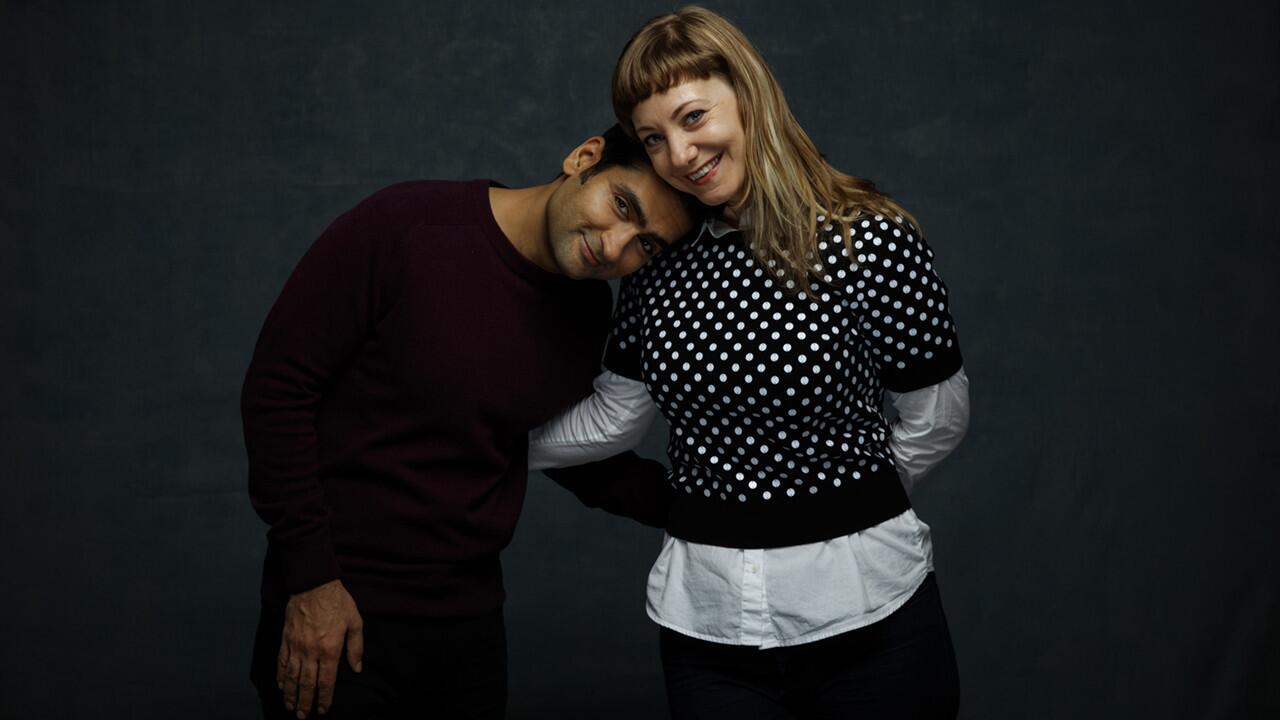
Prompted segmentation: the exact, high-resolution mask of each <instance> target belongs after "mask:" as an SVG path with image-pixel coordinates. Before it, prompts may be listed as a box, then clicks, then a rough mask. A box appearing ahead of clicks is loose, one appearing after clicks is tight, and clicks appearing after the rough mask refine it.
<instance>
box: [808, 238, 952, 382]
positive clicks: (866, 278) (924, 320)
mask: <svg viewBox="0 0 1280 720" xmlns="http://www.w3.org/2000/svg"><path fill="white" fill-rule="evenodd" d="M895 220H896V221H895V222H891V221H890V220H889V219H888V218H885V217H882V216H879V215H876V216H874V217H872V216H863V217H860V218H857V219H856V220H854V222H852V223H851V224H850V226H849V234H850V238H849V240H850V244H851V245H852V246H853V257H851V258H847V259H848V260H849V261H850V262H851V264H852V268H851V272H850V277H848V278H843V279H844V282H845V292H846V294H847V295H849V296H851V298H852V305H853V309H854V312H855V313H856V314H857V318H858V329H859V331H860V333H861V335H862V338H863V342H865V343H866V344H867V347H868V349H869V350H870V352H869V355H870V356H871V358H872V360H873V361H874V362H875V364H876V370H877V372H878V374H879V376H880V380H881V382H882V383H883V385H884V388H885V389H886V390H890V391H893V392H897V393H905V392H910V391H911V390H918V389H920V388H923V387H928V386H930V385H934V384H937V383H940V382H942V381H943V380H946V379H947V378H949V377H951V376H952V375H954V374H955V372H956V371H957V370H959V369H960V367H961V365H962V364H963V363H962V359H961V357H960V343H959V341H958V340H957V338H956V330H955V322H954V321H953V320H952V317H951V309H950V300H951V299H950V297H949V296H948V294H947V286H946V285H945V284H943V282H942V279H941V278H940V277H938V273H937V271H936V270H935V268H934V266H933V250H931V249H930V248H929V246H928V245H927V244H926V243H925V241H924V238H923V237H922V236H921V235H920V231H919V230H918V229H916V228H915V227H914V226H912V225H911V224H910V223H907V222H905V221H904V220H903V219H902V218H895ZM830 244H839V245H840V252H841V253H842V254H844V255H846V256H847V255H848V247H847V246H845V245H844V242H843V241H842V240H840V239H839V236H838V235H837V236H834V237H832V238H831V243H830ZM830 244H828V245H824V246H822V249H823V254H824V255H826V254H831V255H832V256H834V250H833V249H831V248H830ZM840 275H841V276H844V275H845V273H844V272H843V271H841V272H840Z"/></svg>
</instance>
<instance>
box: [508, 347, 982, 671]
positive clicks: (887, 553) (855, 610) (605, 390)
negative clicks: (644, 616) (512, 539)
mask: <svg viewBox="0 0 1280 720" xmlns="http://www.w3.org/2000/svg"><path fill="white" fill-rule="evenodd" d="M887 396H888V397H889V400H890V403H891V404H892V405H893V406H894V408H895V409H896V410H897V412H898V419H897V421H896V422H894V424H893V434H892V437H891V438H890V442H889V445H890V448H891V449H892V451H893V455H894V460H895V463H896V465H897V469H898V475H899V477H900V478H901V479H902V482H903V485H904V487H905V488H906V489H907V491H908V492H910V491H911V489H912V487H913V486H914V485H915V483H916V481H917V480H919V479H920V478H922V477H924V475H925V474H927V473H928V472H929V470H930V469H932V468H933V467H934V466H935V465H936V464H937V463H938V462H939V461H941V460H942V459H943V458H944V457H946V456H947V455H948V454H949V453H950V452H951V451H952V450H953V449H954V448H955V447H956V446H957V445H958V444H959V443H960V440H961V438H963V436H964V433H965V431H966V429H967V428H968V422H969V380H968V378H967V377H966V376H965V373H964V370H963V368H962V369H961V370H959V371H957V372H956V374H955V375H953V376H951V377H950V378H948V379H947V380H944V381H943V382H941V383H938V384H937V385H932V386H930V387H927V388H922V389H920V390H914V391H912V392H908V393H903V394H901V395H898V394H895V393H887ZM656 414H657V412H656V408H655V407H654V404H653V401H652V400H651V399H650V398H649V394H648V391H647V390H645V387H644V383H642V382H640V381H637V380H632V379H630V378H626V377H623V376H621V375H617V374H616V373H611V372H608V371H606V372H604V373H602V374H601V375H600V376H599V377H597V378H596V382H595V393H594V394H593V395H592V396H591V397H588V398H587V399H585V400H583V401H582V402H581V403H579V404H578V405H576V406H574V407H573V408H570V409H569V410H567V411H565V413H563V414H561V415H560V416H559V417H557V418H556V419H554V420H552V421H551V422H550V423H548V424H547V425H545V426H543V427H541V428H539V429H537V430H535V431H534V432H533V433H531V434H530V437H529V440H530V442H529V467H530V469H532V470H537V469H541V468H546V467H557V466H565V465H578V464H582V463H586V462H592V461H594V460H600V459H604V458H606V457H609V456H611V455H614V454H616V453H619V452H623V451H624V450H629V449H631V448H633V447H635V445H636V444H638V443H639V442H640V439H641V438H642V437H643V436H644V433H645V430H646V429H647V428H648V425H649V423H650V422H651V421H652V419H653V417H654V416H655V415H656ZM932 569H933V545H932V543H931V542H930V538H929V526H928V525H926V524H925V523H924V522H922V521H921V520H920V519H919V518H918V517H916V513H915V511H914V510H907V511H906V512H904V513H902V514H901V515H898V516H896V517H893V518H890V519H888V520H885V521H884V522H881V523H880V524H878V525H875V526H872V527H869V528H867V529H865V530H862V531H860V532H855V533H852V534H850V535H845V536H842V537H836V538H832V539H830V540H824V541H822V542H816V543H808V544H805V545H795V546H790V547H780V548H767V549H740V548H726V547H718V546H714V545H704V544H700V543H691V542H686V541H684V540H681V539H679V538H675V537H672V536H670V535H667V536H666V537H665V538H664V539H663V543H662V551H661V553H659V555H658V559H657V560H656V561H655V562H654V564H653V569H652V570H650V572H649V584H648V598H647V611H648V614H649V617H650V618H652V619H653V621H654V622H656V623H658V624H659V625H662V626H664V627H667V628H670V629H672V630H674V631H676V632H679V633H682V634H684V635H688V636H690V637H695V638H700V639H702V640H708V641H711V642H717V643H724V644H730V645H747V646H754V647H759V648H771V647H783V646H788V645H799V644H802V643H807V642H813V641H816V640H821V639H823V638H827V637H831V636H833V635H836V634H839V633H842V632H847V631H849V630H854V629H856V628H860V627H864V626H866V625H870V624H871V623H874V622H876V621H877V620H881V619H883V618H885V617H887V616H888V615H889V614H890V613H892V612H893V611H894V610H897V609H898V608H899V607H901V606H902V605H903V603H905V602H906V601H907V599H908V598H910V597H911V595H912V593H914V592H915V591H916V588H918V587H919V586H920V583H922V582H923V581H924V579H925V576H926V575H927V574H928V573H929V571H931V570H932Z"/></svg>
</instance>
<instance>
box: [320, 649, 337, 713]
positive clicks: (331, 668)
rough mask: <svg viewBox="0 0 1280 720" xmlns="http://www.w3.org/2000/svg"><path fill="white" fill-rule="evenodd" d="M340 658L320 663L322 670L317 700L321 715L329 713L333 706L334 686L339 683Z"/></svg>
mask: <svg viewBox="0 0 1280 720" xmlns="http://www.w3.org/2000/svg"><path fill="white" fill-rule="evenodd" d="M339 662H341V661H340V660H339V659H338V658H332V659H326V660H324V661H322V662H321V663H320V670H319V673H318V675H317V681H318V682H319V685H320V687H319V690H320V692H319V695H318V697H317V698H316V710H318V711H319V712H320V714H321V715H323V714H325V713H327V712H329V706H330V705H332V704H333V686H334V685H335V684H336V683H337V681H338V663H339Z"/></svg>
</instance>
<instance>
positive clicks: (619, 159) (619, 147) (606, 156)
mask: <svg viewBox="0 0 1280 720" xmlns="http://www.w3.org/2000/svg"><path fill="white" fill-rule="evenodd" d="M600 137H602V138H604V152H602V153H600V160H599V162H597V163H596V164H595V165H592V166H591V167H589V168H587V169H586V170H584V171H583V172H582V173H581V175H579V177H580V178H581V180H582V182H586V181H588V180H590V179H591V177H592V176H593V175H595V174H596V173H598V172H600V171H601V170H608V169H609V168H611V167H629V168H635V169H636V170H648V169H650V168H651V167H652V166H651V165H650V164H649V154H648V153H647V152H645V150H644V145H641V144H640V142H639V141H638V140H634V139H632V138H631V137H630V136H629V135H627V133H626V131H625V130H623V129H622V126H621V125H619V124H618V123H614V124H613V126H612V127H610V128H609V129H608V130H605V131H604V132H602V133H600Z"/></svg>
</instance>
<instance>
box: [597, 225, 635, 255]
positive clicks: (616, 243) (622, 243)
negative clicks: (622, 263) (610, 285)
mask: <svg viewBox="0 0 1280 720" xmlns="http://www.w3.org/2000/svg"><path fill="white" fill-rule="evenodd" d="M635 236H636V230H635V228H633V227H631V226H630V225H628V226H626V227H622V228H613V229H611V230H609V231H607V232H604V233H601V235H600V254H601V256H602V257H601V258H600V259H601V260H603V261H605V263H607V264H613V263H616V262H618V260H619V259H620V258H621V257H622V253H623V251H625V250H626V249H627V245H629V244H630V243H631V239H632V238H634V237H635Z"/></svg>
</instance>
